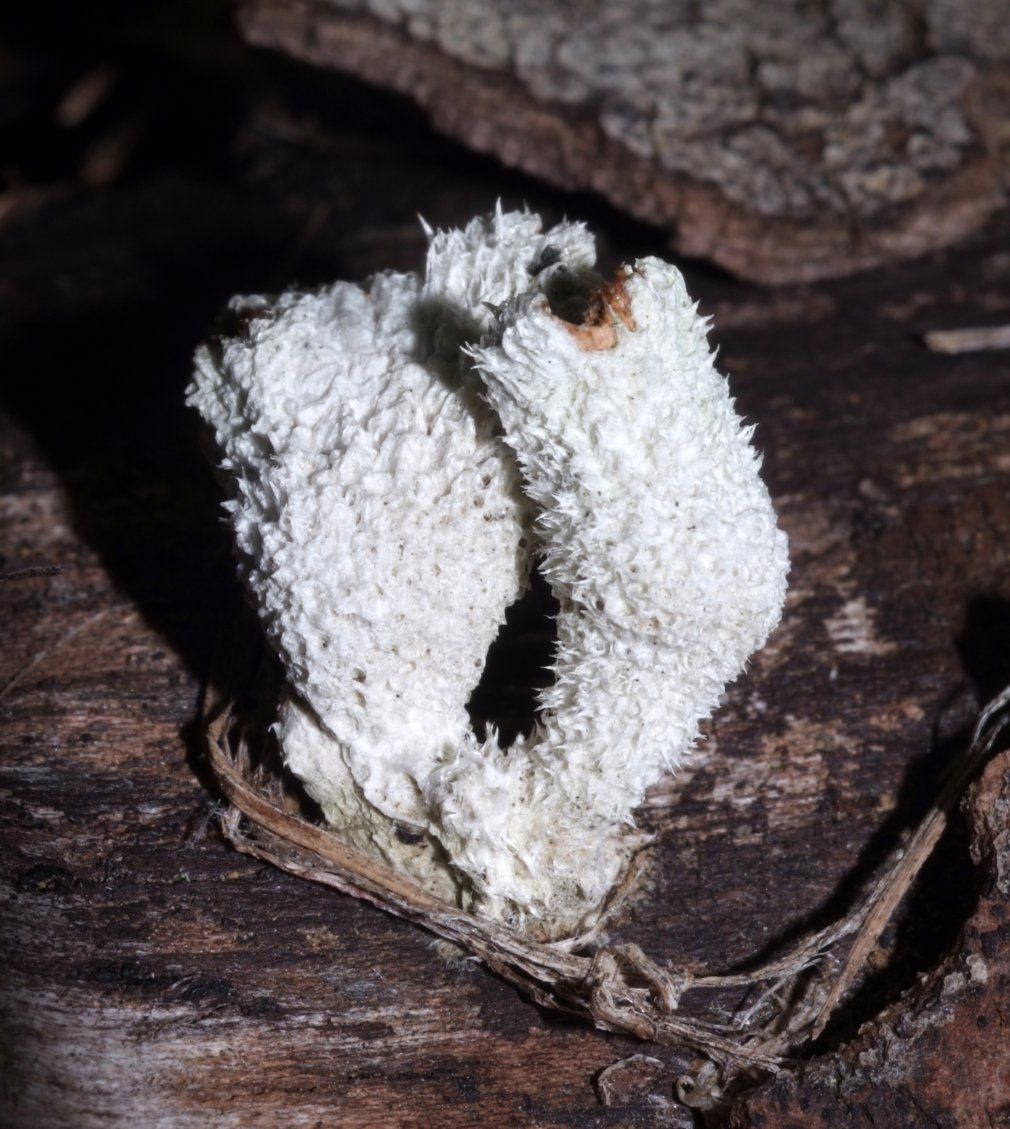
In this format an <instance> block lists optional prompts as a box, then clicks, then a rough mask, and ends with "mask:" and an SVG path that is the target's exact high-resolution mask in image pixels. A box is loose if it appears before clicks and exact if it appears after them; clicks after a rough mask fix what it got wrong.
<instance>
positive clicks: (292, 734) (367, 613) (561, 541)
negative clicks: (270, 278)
mask: <svg viewBox="0 0 1010 1129" xmlns="http://www.w3.org/2000/svg"><path fill="white" fill-rule="evenodd" d="M593 261H594V249H593V241H592V238H591V236H590V235H589V234H588V233H587V232H586V231H585V229H584V228H583V227H582V226H581V225H579V224H563V225H559V226H558V227H556V228H554V229H552V230H550V231H548V232H543V231H542V228H541V225H540V222H539V219H538V218H537V217H536V216H533V215H530V214H528V213H505V214H503V213H501V212H500V211H499V212H498V213H497V214H495V215H493V216H491V217H489V218H487V219H478V220H474V221H473V222H471V223H470V224H469V225H468V226H467V227H466V229H465V230H462V231H451V232H444V233H438V234H435V233H430V245H429V251H428V260H427V266H426V271H425V275H424V277H423V278H421V277H419V276H415V275H403V274H384V275H379V276H376V277H375V278H373V279H371V280H369V281H368V282H366V283H365V284H363V285H361V286H358V285H352V284H348V283H338V284H336V285H334V286H331V287H328V288H324V289H323V290H318V291H313V292H310V293H302V292H289V293H286V294H284V295H281V296H280V297H279V298H276V299H267V298H262V297H253V298H241V299H236V300H235V301H234V302H233V303H232V309H233V311H234V312H235V313H236V314H238V315H240V316H242V317H243V318H244V329H243V331H242V332H241V333H240V334H239V335H238V336H235V337H232V338H229V339H224V340H220V341H217V342H215V343H212V344H211V345H208V346H207V347H205V348H204V349H202V350H201V351H200V353H199V354H198V358H197V373H196V377H195V379H194V382H193V385H192V387H191V390H190V402H191V403H193V404H194V405H195V406H196V407H197V408H199V410H200V411H201V413H202V414H203V415H204V417H205V419H206V420H207V421H208V423H210V424H211V426H212V428H213V430H214V433H215V437H216V440H217V443H218V446H219V449H220V452H221V467H222V469H223V470H224V471H225V472H226V476H227V477H228V478H229V479H230V481H231V482H232V484H233V491H232V497H231V499H230V500H229V501H228V503H227V507H228V512H229V516H230V520H231V523H232V526H233V528H234V531H235V537H236V542H237V544H238V547H239V551H240V556H241V562H242V565H241V567H242V571H243V575H244V577H245V579H246V582H247V583H248V586H249V588H250V591H251V592H252V594H253V597H254V599H255V601H256V603H257V605H258V607H259V610H260V613H261V617H262V620H263V622H264V625H265V627H266V629H267V632H268V635H269V637H270V639H271V641H272V642H273V644H274V645H275V646H276V648H277V649H278V651H279V653H280V655H281V657H282V659H283V661H284V664H285V668H286V672H287V677H288V681H289V684H290V693H289V695H288V696H287V698H286V700H285V701H284V702H282V703H281V706H280V712H279V717H278V735H279V739H280V743H281V747H282V751H283V755H284V757H285V759H286V761H287V763H288V765H289V766H290V768H291V769H292V770H293V771H294V772H295V773H296V774H297V775H298V776H299V777H300V778H301V780H302V781H303V782H304V784H305V786H306V788H307V790H308V791H309V793H310V794H311V795H312V796H313V797H314V798H315V799H316V800H317V801H318V802H319V803H320V805H321V806H322V809H323V812H324V813H325V817H326V819H327V821H328V822H329V823H330V825H331V826H332V827H333V828H334V830H335V832H336V833H338V834H339V835H340V836H341V837H342V838H343V839H345V840H346V841H348V842H350V843H352V844H353V845H355V846H357V847H359V848H360V849H363V850H366V851H369V852H371V853H373V854H375V855H377V856H379V857H381V858H383V859H384V860H385V861H386V862H388V863H390V864H391V865H393V866H394V867H396V868H398V869H400V870H401V871H403V872H405V873H409V874H410V875H412V876H413V877H414V878H416V879H418V880H419V881H421V882H423V883H424V884H425V885H426V886H427V887H428V888H429V889H430V890H431V891H432V892H434V893H437V894H438V895H440V896H441V897H443V898H445V899H446V900H449V901H452V902H454V903H462V904H464V905H468V906H470V907H472V908H474V909H475V910H476V911H478V912H481V913H484V914H488V915H491V916H494V917H498V918H500V919H502V920H505V921H508V922H509V923H511V924H513V925H516V926H518V927H520V928H523V929H525V930H527V931H528V932H530V933H532V934H536V935H540V936H559V935H563V934H566V933H570V932H572V931H573V930H575V929H577V928H579V927H582V926H585V925H587V924H590V923H591V922H592V920H593V917H594V915H595V914H596V913H597V912H598V910H599V907H600V905H601V903H602V902H603V900H604V899H605V897H606V895H607V893H608V891H609V890H610V889H611V888H612V887H613V886H614V885H615V884H616V883H617V882H619V880H620V878H621V876H622V874H623V872H624V870H625V868H626V866H627V864H628V861H629V859H630V857H631V855H632V854H633V852H634V850H635V849H636V848H637V846H638V845H640V843H641V836H640V835H638V834H637V833H636V831H635V828H634V822H633V812H634V809H635V807H636V806H637V805H638V804H639V803H640V802H641V800H642V798H643V796H644V793H645V790H646V789H647V788H648V787H649V786H650V785H651V784H653V783H654V782H655V781H656V780H657V779H659V777H660V776H661V775H662V774H663V773H665V772H667V771H671V770H674V769H676V767H677V766H678V764H679V763H681V761H682V759H683V757H684V755H685V753H686V752H687V750H688V749H689V748H690V747H691V745H692V743H693V742H694V740H695V738H696V736H697V726H698V722H699V721H700V720H701V719H702V718H704V717H706V716H708V714H709V713H710V712H711V711H712V709H713V708H714V707H715V706H716V704H717V703H718V700H719V697H720V695H721V693H722V691H723V689H724V687H725V685H726V683H727V682H728V681H730V680H732V679H733V678H735V677H736V676H737V675H738V674H739V673H740V671H741V669H742V668H743V666H744V664H745V663H746V661H747V658H748V657H749V656H750V655H751V654H752V653H753V651H754V650H755V649H757V648H758V647H760V646H761V645H762V644H763V642H764V640H765V638H766V637H767V635H768V633H769V631H770V630H771V629H772V627H773V626H774V625H775V623H776V622H777V620H778V617H779V614H780V611H781V607H782V601H783V598H784V593H785V576H786V572H787V568H788V564H787V555H786V545H785V538H784V535H783V534H782V533H781V532H780V531H779V530H778V528H777V526H776V522H775V514H774V512H773V510H772V506H771V503H770V500H769V498H768V494H767V491H766V490H765V488H764V486H763V484H762V482H761V480H760V477H759V474H758V470H759V459H758V457H757V455H756V453H755V452H754V450H753V448H752V447H751V444H750V438H751V430H752V429H751V428H748V427H746V426H744V425H743V424H742V423H741V421H740V420H739V419H738V417H737V416H736V415H735V413H734V411H733V406H732V401H731V399H730V397H729V393H728V390H727V386H726V382H725V380H724V379H723V378H722V377H721V376H720V375H719V374H718V373H717V372H716V371H715V368H714V366H713V363H712V354H711V351H710V349H709V347H708V344H707V341H706V325H705V322H704V321H703V320H702V319H701V318H699V316H698V314H697V312H696V310H695V308H694V306H693V304H692V303H691V301H690V299H689V297H688V295H687V293H686V291H685V288H684V284H683V280H682V278H681V276H680V274H679V272H678V271H677V270H676V269H675V268H673V267H672V266H669V265H668V264H666V263H663V262H661V261H659V260H657V259H645V260H641V261H639V262H638V263H636V264H635V265H634V266H633V267H626V268H622V269H621V270H620V271H619V272H618V275H617V276H616V277H615V278H614V279H613V280H612V281H611V282H609V283H606V284H604V283H603V280H602V279H600V278H599V277H598V276H596V275H595V274H594V273H593V271H592V264H593ZM534 562H536V563H537V564H538V566H539V568H540V569H541V572H542V573H543V575H544V577H545V578H546V580H547V582H548V584H549V585H550V587H551V589H552V591H553V593H554V595H555V597H556V598H557V600H558V602H559V608H560V610H559V613H558V617H557V636H558V639H557V648H556V654H555V657H554V663H553V674H554V680H553V683H552V684H551V685H550V686H548V687H547V688H546V689H544V690H543V691H542V692H541V694H540V700H539V716H538V720H537V723H536V725H535V727H534V730H533V732H532V733H531V734H530V735H529V737H528V738H527V737H524V736H521V735H520V736H518V737H517V738H516V739H515V740H514V741H513V743H512V744H511V745H510V746H509V747H508V748H506V749H501V748H499V745H498V741H497V739H496V735H495V734H494V733H493V732H491V733H488V734H487V735H486V737H484V738H483V739H478V737H477V736H476V735H475V734H474V733H473V731H472V729H471V726H470V723H469V718H468V715H467V712H466V703H467V701H468V699H469V697H470V694H471V692H472V690H473V688H474V686H475V685H476V683H477V682H478V680H479V678H480V674H481V669H482V666H483V663H484V659H485V655H486V653H487V650H488V647H489V645H490V644H491V642H492V641H493V639H494V637H495V635H496V633H497V631H498V628H499V625H500V624H501V622H502V620H503V618H504V614H505V610H506V608H507V607H508V606H509V605H510V604H511V603H512V602H513V601H514V600H515V599H516V598H517V596H518V595H520V593H521V592H522V591H523V589H524V588H525V586H526V584H527V583H528V576H529V571H530V569H531V567H533V564H534Z"/></svg>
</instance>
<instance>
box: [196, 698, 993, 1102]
mask: <svg viewBox="0 0 1010 1129" xmlns="http://www.w3.org/2000/svg"><path fill="white" fill-rule="evenodd" d="M1008 706H1010V687H1007V688H1006V689H1005V690H1004V691H1003V692H1002V693H1001V694H999V695H998V696H997V697H996V698H995V699H994V700H993V701H992V702H990V703H989V704H988V705H987V706H986V707H985V708H984V709H983V710H982V711H981V713H980V715H979V718H978V721H977V723H976V725H975V729H974V731H973V734H972V738H971V741H970V742H969V744H968V746H967V747H966V749H965V750H964V751H963V752H962V753H961V754H960V756H959V757H958V758H957V759H956V761H955V762H954V763H952V764H951V766H950V768H949V770H948V772H947V775H946V778H945V780H944V782H943V784H942V786H941V789H940V791H939V794H938V795H937V797H936V800H935V801H934V803H933V804H932V806H931V807H930V809H929V811H928V812H927V814H926V815H925V817H924V818H923V819H922V821H921V822H920V824H919V825H918V827H917V828H916V829H915V831H914V832H913V834H912V835H911V837H910V838H909V839H908V841H907V842H906V843H905V845H904V847H903V848H902V849H901V850H899V851H898V852H897V853H896V855H895V857H894V858H893V860H892V861H891V862H890V864H889V865H888V866H887V868H886V869H885V871H884V873H883V875H882V876H881V877H880V878H879V880H878V881H877V882H876V883H875V884H874V885H873V887H872V888H871V889H870V890H869V891H868V892H867V893H866V894H865V896H864V897H863V898H862V900H861V901H860V902H859V903H858V904H857V905H856V906H855V907H854V908H853V909H852V910H850V912H848V913H847V914H846V915H845V916H843V917H842V918H841V919H840V920H839V921H837V922H835V923H833V924H832V925H830V926H828V927H826V928H824V929H821V930H819V931H816V932H812V933H810V934H808V935H807V936H805V937H803V938H802V939H801V940H800V941H799V942H798V943H796V944H795V945H794V946H793V947H792V948H791V949H790V950H788V951H787V952H785V953H784V954H782V955H780V956H779V957H777V958H776V959H774V960H771V961H768V962H767V963H764V964H762V965H760V966H758V967H754V968H752V969H749V970H747V971H745V972H741V973H736V974H730V975H696V974H694V973H692V972H689V971H677V970H671V969H669V968H665V967H663V966H661V965H659V964H658V963H657V962H656V961H654V960H652V959H651V958H650V957H649V956H647V955H646V954H645V953H644V952H643V951H642V950H641V948H639V947H638V946H637V945H634V944H627V943H624V944H614V943H608V942H607V941H605V940H601V939H600V930H599V927H597V928H596V929H594V930H593V931H592V932H590V933H588V934H583V935H582V936H579V937H574V938H569V939H567V940H565V941H558V942H551V943H542V942H536V941H531V940H529V939H527V938H525V937H523V936H521V935H519V934H518V933H516V932H514V931H513V930H510V929H508V928H507V927H505V926H503V925H501V924H500V923H498V922H495V921H491V920H488V919H486V918H481V917H477V916H475V915H474V914H471V913H468V912H466V911H464V910H461V909H458V908H456V907H454V906H452V905H448V904H446V903H445V902H442V901H441V900H439V899H437V898H435V897H433V896H432V895H430V894H429V893H427V892H426V891H425V890H424V889H422V888H421V887H420V886H418V885H416V884H415V883H413V882H412V881H410V880H409V879H406V878H403V877H402V876H400V875H398V874H396V873H394V872H393V871H392V870H389V869H387V868H385V867H383V866H382V865H380V864H378V863H377V862H375V861H374V860H373V859H371V858H369V857H368V856H366V855H364V854H362V853H361V852H359V851H356V850H354V849H352V848H350V847H348V846H346V845H345V844H343V843H342V842H340V840H339V839H337V838H336V837H335V836H334V835H333V834H331V833H330V832H329V831H327V830H326V829H325V828H324V827H321V826H319V825H317V824H315V823H313V822H312V821H310V820H309V819H306V818H305V817H304V816H303V815H302V814H299V812H298V811H297V810H296V809H297V803H296V802H294V801H292V799H291V797H290V795H288V794H286V792H285V786H284V784H283V782H282V780H281V778H280V777H279V776H278V775H277V774H276V773H274V772H271V771H270V769H269V768H267V767H265V766H264V765H263V764H262V763H257V757H256V756H255V754H254V751H253V750H254V746H255V743H256V742H257V741H261V740H262V736H263V733H262V727H259V728H258V729H257V728H256V726H255V725H254V723H250V722H248V721H244V720H243V719H242V718H241V717H240V716H238V715H237V714H236V712H235V711H234V709H233V706H232V704H231V703H230V702H226V701H223V700H222V699H220V698H219V697H217V696H215V694H214V693H213V692H211V691H208V694H207V697H206V701H205V705H204V721H205V737H206V753H207V758H208V763H209V766H210V768H211V770H212V772H213V774H214V778H215V780H216V781H217V784H218V785H219V787H220V789H221V792H222V793H223V795H224V797H225V799H226V801H227V806H226V807H225V809H224V810H223V813H222V815H221V826H222V828H223V831H224V834H225V837H226V838H227V840H228V841H229V842H230V843H231V844H232V845H233V846H234V847H235V848H236V849H237V850H239V851H241V852H243V853H245V854H249V855H253V856H255V857H256V858H259V859H262V860H264V861H266V862H269V863H271V864H273V865H274V866H277V867H279V868H280V869H282V870H285V871H287V872H288V873H290V874H294V875H297V876H298V877H301V878H307V879H310V880H311V881H313V882H318V883H320V884H322V885H324V886H330V887H332V888H334V889H336V890H339V891H341V892H342V893H345V894H351V895H352V896H354V897H358V898H363V899H365V900H366V901H369V902H371V903H372V904H373V905H376V906H379V907H380V908H382V909H384V910H387V911H388V912H390V913H392V914H395V915H396V916H398V917H402V918H405V919H406V920H408V921H413V922H416V923H417V924H419V925H422V926H423V927H424V928H425V929H427V930H428V931H429V932H431V933H433V934H435V935H437V936H438V937H440V938H443V939H444V940H446V941H449V942H452V943H454V944H455V945H458V946H460V947H461V948H462V949H464V950H466V951H467V952H469V953H471V954H473V955H474V956H475V957H477V958H478V959H479V960H480V961H482V962H483V963H484V964H485V965H486V966H487V967H488V968H489V969H490V970H491V971H492V972H494V973H496V974H497V975H498V976H500V977H501V978H502V979H504V980H506V981H508V982H509V983H511V984H513V985H515V986H516V987H517V988H519V989H520V991H522V992H523V993H524V994H525V995H527V996H528V997H530V998H531V999H532V1000H533V1001H534V1002H535V1003H537V1004H538V1005H539V1006H541V1007H544V1008H549V1009H553V1010H556V1011H560V1012H564V1013H566V1014H569V1015H573V1016H578V1017H581V1018H583V1019H585V1020H588V1021H589V1022H591V1023H593V1024H594V1025H595V1026H597V1027H599V1028H601V1029H604V1030H607V1031H614V1032H618V1033H621V1034H626V1035H633V1036H635V1037H637V1038H640V1039H642V1040H645V1041H648V1042H651V1043H656V1044H663V1045H668V1046H681V1047H686V1048H688V1049H691V1050H692V1051H694V1052H696V1053H697V1054H698V1055H700V1056H701V1059H702V1065H701V1066H700V1068H699V1069H698V1070H696V1071H695V1073H694V1074H692V1075H685V1076H683V1077H681V1079H680V1080H679V1083H678V1097H679V1098H680V1100H681V1101H682V1102H684V1103H685V1104H686V1105H689V1106H693V1107H695V1108H698V1109H709V1108H712V1107H714V1106H716V1105H719V1104H721V1103H722V1102H723V1101H724V1100H725V1098H726V1096H727V1094H729V1093H732V1092H735V1091H737V1090H738V1089H739V1088H740V1087H741V1086H743V1085H747V1084H748V1083H754V1082H757V1081H759V1080H760V1079H761V1078H764V1077H766V1076H767V1075H769V1074H773V1073H776V1072H777V1071H778V1070H779V1069H780V1068H781V1067H782V1066H783V1065H784V1064H786V1063H788V1062H789V1061H790V1060H791V1059H794V1058H796V1057H797V1056H799V1055H801V1054H802V1053H803V1051H804V1049H806V1048H809V1046H810V1045H811V1044H812V1043H813V1042H814V1041H815V1040H816V1039H817V1038H818V1037H819V1036H820V1035H821V1034H822V1033H823V1031H824V1030H825V1028H826V1026H827V1024H828V1022H829V1021H830V1019H831V1018H832V1016H833V1015H834V1014H835V1013H836V1011H837V1009H838V1008H839V1006H840V1005H841V1004H842V1002H843V1001H844V1000H845V998H846V997H847V995H848V994H849V993H850V992H851V990H852V988H853V987H854V985H856V983H857V982H858V981H859V979H860V976H861V974H862V972H863V971H864V969H865V967H866V962H867V958H868V957H869V956H870V954H871V952H872V950H873V949H874V946H875V945H876V943H877V941H878V940H879V938H880V936H881V934H882V932H883V931H884V929H885V927H886V926H887V923H888V922H889V921H890V920H891V918H892V916H893V915H894V913H895V911H896V909H897V907H898V905H899V903H900V902H901V900H902V898H903V897H904V895H905V893H906V892H907V891H908V889H909V887H910V886H911V884H912V882H913V881H914V879H915V877H916V875H917V874H918V873H919V871H920V870H921V868H922V866H923V864H924V863H925V861H926V860H927V858H928V857H929V855H930V853H931V852H932V850H933V848H934V846H935V845H936V843H937V841H938V840H939V838H940V836H941V835H942V833H943V830H944V828H945V827H946V824H947V820H948V818H949V816H950V813H951V812H952V811H953V810H954V808H955V807H956V805H957V804H958V802H959V800H960V798H961V796H962V795H963V793H964V790H965V788H966V786H967V785H968V783H969V782H970V781H971V779H972V778H973V777H974V776H975V775H976V773H977V772H978V770H979V769H980V767H981V766H982V765H983V764H984V763H985V761H986V760H987V759H988V757H989V755H990V753H991V752H992V750H993V747H994V745H995V743H996V740H997V738H998V737H999V735H1000V733H1001V731H1002V730H1003V729H1004V727H1005V726H1006V725H1007V723H1008V721H1010V709H1008ZM635 878H636V875H635V874H634V873H632V874H631V875H629V877H628V879H627V880H626V882H625V883H624V885H623V886H622V887H621V889H619V890H617V891H615V892H614V894H613V896H612V898H611V902H610V904H609V905H608V906H607V914H609V915H613V913H614V912H615V911H616V909H617V908H618V906H619V905H620V903H621V902H622V901H623V900H624V899H625V898H626V896H627V893H628V891H629V889H631V887H632V886H633V885H634V883H635ZM607 914H605V915H604V916H607ZM850 938H851V941H849V939H850ZM846 942H849V943H848V945H847V951H846ZM727 990H735V991H737V992H749V993H751V994H754V995H756V1001H755V1002H751V1003H749V1004H748V1006H746V1007H745V1008H742V1009H740V1010H738V1011H737V1012H736V1013H735V1014H730V1015H728V1016H727V1017H726V1018H719V1019H716V1018H697V1017H695V1016H693V1015H692V1016H686V1015H681V1014H680V1004H681V999H682V997H683V996H684V995H685V993H687V992H688V991H691V992H700V993H725V992H726V991H727ZM692 1010H695V1009H692ZM709 1014H714V1015H719V1014H721V1013H720V1012H719V1011H718V1010H716V1008H710V1009H709Z"/></svg>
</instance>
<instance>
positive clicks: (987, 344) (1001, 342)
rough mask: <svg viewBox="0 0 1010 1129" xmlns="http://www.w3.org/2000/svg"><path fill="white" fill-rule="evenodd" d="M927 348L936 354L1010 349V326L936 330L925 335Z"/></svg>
mask: <svg viewBox="0 0 1010 1129" xmlns="http://www.w3.org/2000/svg"><path fill="white" fill-rule="evenodd" d="M922 339H923V340H924V341H925V342H926V348H928V349H930V350H932V352H934V353H980V352H982V351H983V350H985V349H1010V325H985V326H972V327H969V328H966V329H934V330H932V331H931V332H929V333H924V334H923V338H922Z"/></svg>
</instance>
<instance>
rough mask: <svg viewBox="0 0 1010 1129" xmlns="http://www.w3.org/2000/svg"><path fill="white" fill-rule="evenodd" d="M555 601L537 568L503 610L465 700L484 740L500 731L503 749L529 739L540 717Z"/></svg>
mask: <svg viewBox="0 0 1010 1129" xmlns="http://www.w3.org/2000/svg"><path fill="white" fill-rule="evenodd" d="M559 610H560V608H559V604H558V601H557V599H556V598H555V596H554V594H553V593H552V592H551V590H550V588H549V587H548V585H547V581H546V580H544V578H543V577H542V576H541V575H540V572H539V570H534V571H533V573H532V575H531V577H530V587H529V589H528V590H527V591H526V592H525V593H524V594H523V595H522V596H520V597H519V599H518V600H516V601H515V603H513V604H512V605H511V606H510V607H509V608H508V609H507V610H506V612H505V622H504V623H503V624H502V626H501V627H500V629H499V631H498V635H497V636H496V638H495V641H494V642H493V643H492V644H491V646H490V648H489V649H488V653H487V659H486V661H485V663H484V671H483V673H482V674H481V677H480V681H479V682H478V683H477V685H476V687H475V688H474V691H473V693H472V694H471V695H470V700H469V701H468V702H467V704H466V708H467V713H469V715H470V724H471V726H472V727H473V731H474V733H475V734H476V735H477V737H478V739H479V740H481V741H484V740H486V739H487V736H488V734H489V732H490V731H491V730H495V731H496V732H497V737H498V745H499V747H500V748H503V749H504V748H508V746H509V745H511V744H512V742H513V741H515V739H516V737H518V736H519V735H520V734H522V735H523V736H524V737H529V736H530V734H531V733H532V732H533V727H534V726H535V724H536V720H537V695H538V693H539V692H540V691H541V690H543V689H545V688H546V687H548V686H551V685H552V684H553V682H554V671H553V669H552V667H551V664H552V663H553V661H554V651H555V648H556V645H557V615H558V611H559Z"/></svg>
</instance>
